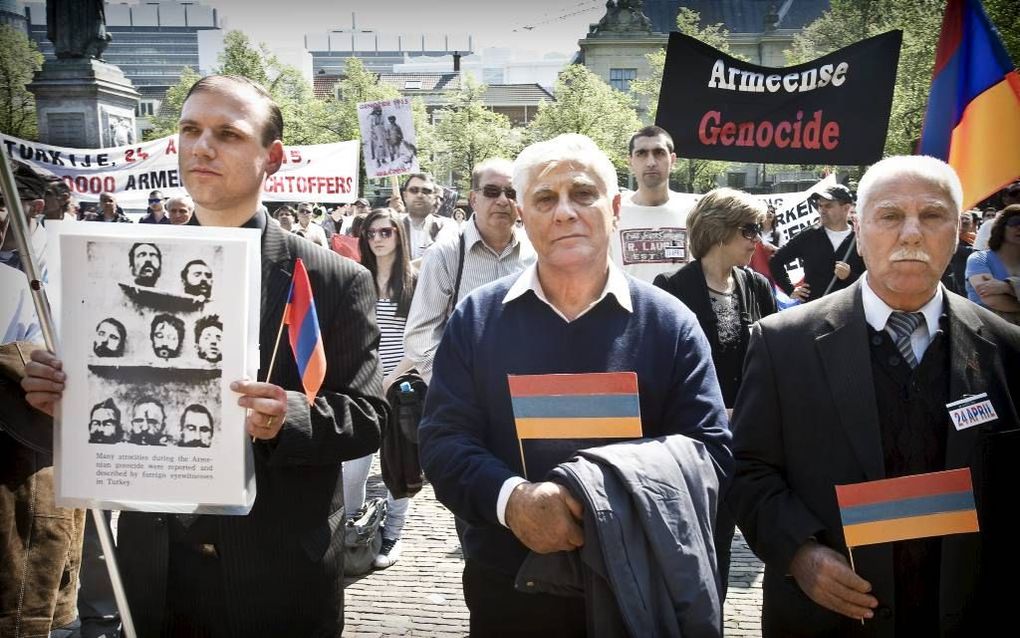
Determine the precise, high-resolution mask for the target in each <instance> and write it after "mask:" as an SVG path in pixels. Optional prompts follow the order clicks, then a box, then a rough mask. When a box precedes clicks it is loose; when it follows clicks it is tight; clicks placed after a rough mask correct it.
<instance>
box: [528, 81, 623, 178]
mask: <svg viewBox="0 0 1020 638" xmlns="http://www.w3.org/2000/svg"><path fill="white" fill-rule="evenodd" d="M553 95H554V96H555V98H556V101H554V102H542V103H541V104H540V105H539V107H538V113H537V114H536V115H535V119H533V120H532V121H531V123H530V124H529V125H528V128H527V131H526V132H525V140H526V141H527V142H528V143H531V142H537V141H540V140H546V139H549V138H551V137H554V136H556V135H559V134H561V133H581V134H583V135H587V136H588V137H590V138H591V139H592V140H594V141H595V143H596V144H598V145H599V147H600V148H601V149H602V150H603V151H605V153H606V155H608V156H609V159H610V160H612V162H613V164H614V165H615V166H616V170H617V172H618V173H619V174H620V175H626V174H627V143H628V142H629V141H630V136H631V135H633V134H634V132H635V131H637V130H638V129H639V128H641V120H639V119H638V116H637V112H636V111H635V110H634V98H633V97H631V96H630V95H627V94H626V93H621V92H620V91H617V90H616V89H614V88H612V87H611V86H609V85H608V84H606V83H605V82H604V81H602V78H600V77H598V76H597V75H595V74H594V73H592V72H591V71H589V70H588V69H587V68H585V67H583V66H581V65H579V64H574V65H571V66H568V67H567V68H566V69H565V70H564V71H563V72H562V73H560V77H559V78H558V79H557V80H556V86H555V88H554V89H553Z"/></svg>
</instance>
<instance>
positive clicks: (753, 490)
mask: <svg viewBox="0 0 1020 638" xmlns="http://www.w3.org/2000/svg"><path fill="white" fill-rule="evenodd" d="M961 200H962V190H961V187H960V181H959V179H958V178H957V177H956V174H955V173H954V172H953V170H952V169H951V168H950V167H949V166H948V165H946V164H944V163H943V162H941V161H939V160H936V159H934V158H930V157H892V158H887V159H885V160H883V161H881V162H879V163H878V164H875V165H874V166H873V167H871V169H869V171H868V172H867V173H866V174H865V175H864V177H863V178H862V179H861V182H860V188H859V190H858V203H859V205H858V210H859V211H860V215H861V218H860V235H859V238H858V250H859V251H860V254H861V256H862V257H863V258H864V262H865V264H866V265H867V273H866V276H865V277H862V278H861V279H860V281H859V282H857V283H855V284H854V285H853V286H851V287H850V288H848V289H846V290H844V291H840V292H836V293H833V294H832V295H831V296H827V297H826V298H825V299H822V300H820V301H818V302H815V303H811V304H807V305H805V306H803V307H800V308H796V309H792V310H789V311H786V312H782V313H779V314H778V315H773V316H771V317H766V318H765V319H763V320H762V321H761V322H760V323H759V324H758V325H756V326H755V328H754V330H753V335H752V339H751V346H750V350H749V352H748V356H747V361H746V364H745V366H746V367H745V374H744V384H743V386H742V387H741V392H740V395H739V396H738V398H737V405H736V410H735V412H734V415H733V430H734V432H735V440H734V454H735V457H736V462H737V469H736V476H735V478H734V481H733V485H732V488H731V493H730V499H731V500H730V504H731V506H732V507H733V509H734V511H735V513H736V518H737V522H738V524H739V525H740V528H741V529H742V530H743V531H744V534H745V537H746V538H747V540H748V543H749V545H750V546H751V548H752V549H753V550H754V552H755V553H756V554H757V555H758V556H759V557H761V558H762V559H763V560H764V561H765V582H764V607H763V610H762V616H763V618H762V626H763V632H764V635H766V636H783V637H784V638H786V637H789V636H821V635H824V636H842V635H851V634H852V635H866V636H868V635H870V636H888V637H892V636H940V635H941V636H954V635H965V636H969V635H975V636H977V635H993V633H994V632H989V631H988V630H989V627H990V626H998V625H996V624H995V623H997V622H1001V620H1002V616H1003V615H1004V614H1006V613H1008V612H1009V610H1010V609H1011V607H1010V606H1009V605H1005V604H1002V601H1003V597H1004V593H1003V592H1004V591H1005V590H1004V589H1003V588H1002V587H1001V586H998V584H997V583H996V580H999V582H1000V583H1001V582H1005V577H1006V574H1010V573H1015V570H1016V568H1017V551H1016V549H1015V544H1014V541H1013V539H1011V538H1008V536H1009V532H1008V527H1007V526H1006V525H1004V524H1003V518H1004V516H1005V512H1006V511H1007V508H1010V507H1011V506H1012V502H1014V499H1013V498H1012V496H1011V494H1010V492H1009V491H1008V490H1009V489H1010V486H1012V485H1013V484H1015V477H1012V476H1011V475H1010V474H1009V473H1008V471H1009V469H1008V468H1009V467H1010V465H1011V464H1015V463H1016V453H1017V445H1018V437H1020V430H1018V429H1017V424H1018V420H1017V403H1018V400H1020V330H1018V329H1017V328H1016V327H1014V326H1010V325H1008V324H1007V323H1006V322H1004V321H1003V320H1001V319H1000V318H999V317H997V316H995V315H993V314H991V313H989V312H987V311H985V310H984V309H983V308H979V307H978V306H976V305H974V304H972V303H970V302H969V301H967V300H966V299H964V298H962V297H959V296H957V295H956V294H953V293H951V292H949V291H947V290H946V289H945V288H944V287H942V286H940V285H939V278H940V276H941V275H942V273H943V271H944V270H945V268H946V265H947V264H948V263H949V260H950V258H951V257H952V254H953V251H954V250H955V248H956V241H957V233H958V230H957V229H958V225H959V219H960V208H961ZM967 397H972V399H971V401H973V402H974V403H976V404H983V405H985V406H990V407H991V408H992V409H993V410H994V413H995V418H993V419H991V420H989V421H987V422H984V423H979V424H976V425H973V426H971V427H954V422H953V421H952V420H951V419H950V413H949V410H950V409H951V407H947V404H952V403H953V402H955V401H957V400H959V399H965V398H967ZM963 467H969V468H970V469H971V472H972V474H973V480H974V488H975V499H976V502H977V506H978V517H979V521H980V524H981V532H980V533H979V534H958V535H952V536H945V537H934V538H925V539H917V540H908V541H899V542H894V543H884V544H876V545H868V546H862V547H856V548H854V549H853V564H854V568H851V566H850V564H849V561H848V560H847V559H848V552H847V547H846V542H845V539H844V535H843V528H842V524H841V520H840V514H839V508H838V506H837V502H836V495H835V491H834V486H835V485H841V484H849V483H858V482H864V481H873V480H876V479H884V478H893V477H897V476H905V475H912V474H920V473H925V472H933V471H940V470H949V469H955V468H963ZM861 619H864V622H863V624H862V623H861Z"/></svg>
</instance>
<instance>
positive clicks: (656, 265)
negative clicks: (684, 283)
mask: <svg viewBox="0 0 1020 638" xmlns="http://www.w3.org/2000/svg"><path fill="white" fill-rule="evenodd" d="M633 196H634V193H633V192H629V193H624V194H623V196H622V197H621V202H620V221H619V223H618V224H617V227H616V232H615V233H614V234H613V239H612V242H611V244H610V253H611V254H612V258H613V262H614V263H616V265H617V266H619V267H620V268H621V269H622V270H623V271H624V272H625V273H627V274H628V275H631V276H633V277H637V278H638V279H641V280H642V281H647V282H648V283H651V282H652V280H653V279H655V276H656V275H658V274H661V273H671V272H674V271H675V270H677V269H678V268H680V266H683V265H684V264H685V263H687V262H688V261H690V256H689V252H688V250H687V213H689V212H690V211H691V209H692V208H694V204H695V203H696V202H697V199H698V196H697V195H693V194H690V193H676V192H673V191H670V192H669V201H667V202H666V203H665V204H662V205H660V206H640V205H638V204H635V203H633V202H632V201H631V200H632V198H633Z"/></svg>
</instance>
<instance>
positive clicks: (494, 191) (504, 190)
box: [477, 184, 517, 201]
mask: <svg viewBox="0 0 1020 638" xmlns="http://www.w3.org/2000/svg"><path fill="white" fill-rule="evenodd" d="M477 192H480V193H481V194H482V195H485V196H486V197H487V198H489V199H499V196H500V195H501V194H505V195H506V198H507V199H509V200H510V201H515V200H516V199H517V191H515V190H514V189H513V187H512V186H503V187H499V186H493V185H491V184H490V185H488V186H483V187H482V188H480V189H478V191H477Z"/></svg>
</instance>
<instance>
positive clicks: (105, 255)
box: [47, 222, 261, 514]
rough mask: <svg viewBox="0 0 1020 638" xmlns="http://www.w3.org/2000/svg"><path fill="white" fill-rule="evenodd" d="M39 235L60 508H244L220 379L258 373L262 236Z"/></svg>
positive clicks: (96, 230) (249, 480)
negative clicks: (52, 350) (51, 347)
mask: <svg viewBox="0 0 1020 638" xmlns="http://www.w3.org/2000/svg"><path fill="white" fill-rule="evenodd" d="M47 230H48V232H49V233H51V234H50V237H49V242H48V247H47V253H48V255H47V256H48V260H47V261H48V264H49V272H50V285H49V288H50V291H49V292H50V299H51V303H52V304H53V306H54V307H53V311H54V312H53V314H54V318H55V321H56V323H57V326H56V327H57V334H58V339H59V356H60V358H61V359H62V361H63V363H64V371H65V373H66V374H67V382H66V388H65V391H64V395H63V399H62V401H61V405H60V409H59V413H58V415H57V418H56V420H55V427H56V431H55V434H54V468H55V482H56V499H57V502H58V504H60V505H63V506H88V507H100V508H102V509H129V510H139V511H149V512H199V513H235V514H243V513H246V512H247V511H248V510H249V509H250V507H251V505H252V503H253V502H254V499H255V489H254V488H255V481H254V467H253V464H252V458H251V446H250V442H249V440H248V438H247V437H246V436H245V431H244V421H245V411H244V410H243V409H242V408H241V407H240V406H238V405H237V395H236V394H235V393H234V392H232V391H231V390H230V388H229V385H230V383H231V382H232V381H235V380H237V379H241V378H243V377H245V376H248V377H250V378H254V377H255V374H256V372H257V368H258V338H259V335H258V321H259V304H260V297H261V293H260V289H261V268H260V243H259V242H260V233H259V231H257V230H253V229H238V228H212V227H189V226H154V225H145V226H143V225H133V224H91V223H87V222H57V223H50V224H47Z"/></svg>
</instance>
